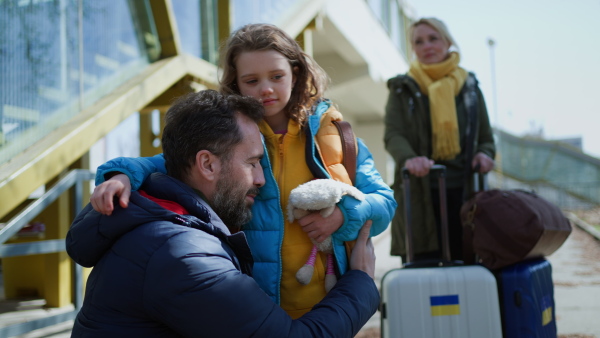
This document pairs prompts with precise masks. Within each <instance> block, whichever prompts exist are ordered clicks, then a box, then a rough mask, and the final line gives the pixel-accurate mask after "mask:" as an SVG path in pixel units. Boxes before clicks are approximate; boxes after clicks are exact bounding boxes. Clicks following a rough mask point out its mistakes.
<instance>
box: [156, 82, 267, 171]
mask: <svg viewBox="0 0 600 338" xmlns="http://www.w3.org/2000/svg"><path fill="white" fill-rule="evenodd" d="M237 113H239V114H242V115H245V116H247V117H249V118H250V119H251V120H253V121H254V122H257V123H258V122H259V121H260V120H261V119H262V118H263V114H264V109H263V106H262V104H261V103H260V102H259V101H258V100H256V99H254V98H252V97H244V96H239V95H228V94H221V93H219V92H217V91H214V90H204V91H201V92H198V93H192V94H188V95H185V96H182V97H181V98H179V99H177V100H176V101H175V102H174V103H173V105H172V106H171V107H170V108H169V110H168V111H167V113H166V116H165V127H164V130H163V136H162V147H163V154H164V157H165V166H166V169H167V174H169V175H170V176H172V177H174V178H177V179H179V180H182V181H185V179H186V178H187V175H188V173H189V170H190V168H191V167H192V166H193V165H194V162H195V159H196V154H197V153H198V152H199V151H201V150H208V151H210V152H211V153H213V154H215V155H216V156H218V157H220V158H221V159H223V160H224V161H227V160H228V159H229V156H230V155H231V153H232V149H233V147H234V146H236V145H237V144H238V143H240V142H241V141H242V134H241V132H240V130H239V127H238V123H237V119H236V114H237Z"/></svg>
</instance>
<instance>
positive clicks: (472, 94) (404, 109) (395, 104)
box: [384, 73, 496, 255]
mask: <svg viewBox="0 0 600 338" xmlns="http://www.w3.org/2000/svg"><path fill="white" fill-rule="evenodd" d="M388 88H389V97H388V101H387V105H386V115H385V137H384V141H385V147H386V150H387V151H388V153H389V154H390V155H391V156H392V157H393V159H394V161H395V163H396V171H395V177H394V180H395V181H394V184H393V186H392V187H393V189H394V197H395V198H396V201H397V202H398V209H397V210H396V214H395V216H394V219H393V221H392V249H391V254H392V255H405V254H406V243H405V233H406V230H405V221H404V215H405V212H404V196H403V184H402V175H401V169H402V167H403V166H404V163H405V162H406V160H408V159H410V158H413V157H416V156H426V157H427V158H431V153H432V150H431V121H430V114H429V100H428V98H427V96H425V95H423V94H422V93H421V91H420V89H419V85H418V84H417V83H416V82H415V80H414V79H413V78H411V77H410V76H408V75H399V76H396V77H394V78H392V79H390V80H389V81H388ZM455 102H456V111H457V118H458V127H459V137H460V145H461V153H460V154H459V155H458V156H457V157H456V158H455V159H453V160H449V161H436V164H443V165H445V166H446V168H447V173H446V177H447V183H446V185H447V187H448V188H459V187H465V189H467V190H470V189H471V188H470V185H469V184H468V182H471V181H472V179H471V178H470V176H469V175H470V174H469V173H468V172H467V169H468V168H467V166H470V163H471V159H470V158H469V159H467V157H471V156H473V154H476V153H478V152H482V153H484V154H486V155H488V156H489V157H491V158H492V159H493V158H494V156H495V154H496V148H495V145H494V137H493V133H492V128H491V126H490V122H489V117H488V114H487V109H486V107H485V101H484V99H483V95H482V93H481V90H480V89H479V87H478V86H477V80H476V79H475V76H474V75H473V74H472V73H469V76H468V78H467V80H466V81H465V84H464V85H463V88H462V89H461V91H460V93H459V94H458V95H457V96H456V98H455ZM469 126H470V127H469ZM467 130H469V134H470V133H471V131H470V130H474V132H475V133H474V136H469V135H468V134H467ZM467 139H471V140H472V153H471V155H470V156H468V155H467V151H466V149H467ZM469 172H470V171H469ZM468 176H469V177H468ZM410 183H411V210H412V220H413V221H412V224H413V227H412V229H413V230H412V232H413V252H414V253H415V254H419V253H425V252H431V251H436V250H438V243H437V230H436V226H435V216H434V214H433V207H432V201H431V184H430V179H429V176H426V177H424V178H415V177H411V181H410ZM434 184H435V183H434Z"/></svg>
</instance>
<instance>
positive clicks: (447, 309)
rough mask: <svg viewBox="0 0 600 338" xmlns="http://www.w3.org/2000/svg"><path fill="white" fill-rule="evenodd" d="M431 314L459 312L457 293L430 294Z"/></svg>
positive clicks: (440, 314)
mask: <svg viewBox="0 0 600 338" xmlns="http://www.w3.org/2000/svg"><path fill="white" fill-rule="evenodd" d="M429 299H430V303H431V315H432V316H453V315H459V314H460V303H459V301H458V295H445V296H431V297H429Z"/></svg>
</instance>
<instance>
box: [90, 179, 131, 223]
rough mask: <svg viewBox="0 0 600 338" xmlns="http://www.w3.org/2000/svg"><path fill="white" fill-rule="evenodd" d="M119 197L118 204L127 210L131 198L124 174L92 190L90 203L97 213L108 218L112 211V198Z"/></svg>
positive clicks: (129, 186) (127, 181)
mask: <svg viewBox="0 0 600 338" xmlns="http://www.w3.org/2000/svg"><path fill="white" fill-rule="evenodd" d="M115 196H119V204H120V205H121V206H122V207H123V208H127V204H128V203H129V196H131V182H130V181H129V177H127V175H125V174H117V175H115V176H113V177H111V178H110V179H109V180H107V181H105V182H104V183H102V184H100V185H99V186H97V187H96V189H94V192H93V193H92V196H90V202H91V203H92V207H94V210H96V211H97V212H99V213H101V214H103V215H107V216H110V214H112V212H113V210H114V206H113V198H114V197H115Z"/></svg>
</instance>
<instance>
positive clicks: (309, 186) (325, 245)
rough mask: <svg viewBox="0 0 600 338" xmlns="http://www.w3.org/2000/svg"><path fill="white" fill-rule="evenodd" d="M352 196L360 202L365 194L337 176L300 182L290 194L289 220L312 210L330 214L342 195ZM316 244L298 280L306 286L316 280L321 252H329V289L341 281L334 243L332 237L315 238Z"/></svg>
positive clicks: (326, 280)
mask: <svg viewBox="0 0 600 338" xmlns="http://www.w3.org/2000/svg"><path fill="white" fill-rule="evenodd" d="M344 195H350V196H352V197H354V198H356V199H357V200H359V201H362V200H364V199H365V195H364V194H363V193H362V192H361V191H360V190H358V189H356V188H355V187H353V186H351V185H349V184H346V183H343V182H339V181H336V180H333V179H316V180H312V181H309V182H306V183H304V184H301V185H299V186H298V187H296V188H295V189H293V190H292V192H291V193H290V198H289V202H288V219H289V221H290V222H293V221H294V219H300V218H302V217H304V216H306V215H308V214H309V213H311V212H314V211H319V212H320V214H321V216H323V217H329V216H330V215H331V214H332V213H333V210H334V209H335V206H336V204H337V203H338V202H339V201H340V200H341V199H342V196H344ZM311 241H312V242H313V244H314V246H313V248H312V250H311V253H310V256H309V258H308V260H307V261H306V263H305V264H304V266H303V267H302V268H300V270H298V272H297V273H296V279H297V280H298V282H299V283H300V284H302V285H306V284H308V283H309V282H310V280H311V279H312V275H313V272H314V269H315V267H314V265H315V260H316V258H317V251H321V252H323V253H326V254H327V271H326V274H325V290H326V291H327V292H329V290H331V288H333V286H334V285H335V283H336V282H337V278H336V276H335V271H334V267H333V245H332V242H331V236H329V237H327V238H326V239H325V240H324V241H323V242H321V243H317V242H316V241H315V240H313V239H312V238H311Z"/></svg>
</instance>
